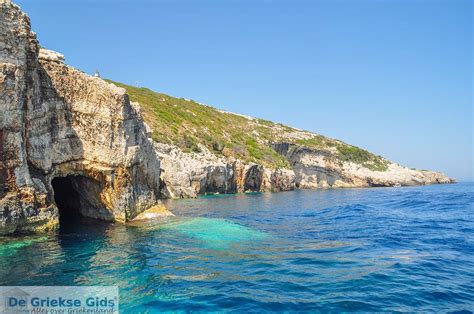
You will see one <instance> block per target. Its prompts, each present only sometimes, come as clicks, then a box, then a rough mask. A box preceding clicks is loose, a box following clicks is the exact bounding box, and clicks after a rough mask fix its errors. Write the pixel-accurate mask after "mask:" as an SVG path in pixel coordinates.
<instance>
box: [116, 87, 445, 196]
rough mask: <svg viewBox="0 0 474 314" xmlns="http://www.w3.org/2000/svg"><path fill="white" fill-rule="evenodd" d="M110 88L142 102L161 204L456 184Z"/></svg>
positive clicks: (217, 113)
mask: <svg viewBox="0 0 474 314" xmlns="http://www.w3.org/2000/svg"><path fill="white" fill-rule="evenodd" d="M115 84H117V85H119V86H122V87H125V88H126V89H127V91H128V92H129V95H130V97H131V99H132V100H134V101H137V102H139V105H140V107H141V108H142V110H143V113H144V117H145V120H146V121H147V123H148V124H149V125H150V126H151V128H152V130H151V132H152V134H153V136H154V139H155V141H156V142H159V143H157V144H156V146H155V147H156V149H157V151H158V154H159V155H160V158H161V160H162V170H163V171H162V174H161V180H162V188H161V191H162V196H163V197H169V198H183V197H196V196H197V195H200V194H206V193H235V192H244V191H287V190H292V189H294V188H296V187H297V188H308V189H310V188H332V187H334V188H339V187H371V186H410V185H424V184H435V183H450V182H453V181H454V180H452V179H450V178H448V177H447V176H445V175H443V174H441V173H437V172H431V171H420V170H414V169H409V168H406V167H402V166H400V165H398V164H396V163H393V162H391V161H389V160H386V159H385V158H383V157H381V156H377V155H375V154H372V153H370V152H368V151H366V150H364V149H361V148H358V147H355V146H352V145H349V144H346V143H343V142H341V141H338V140H335V139H331V138H327V137H324V136H321V135H318V134H314V133H311V132H307V131H303V130H298V129H295V128H291V127H288V126H284V125H281V124H277V123H273V122H271V121H265V120H261V119H256V118H252V117H248V116H242V115H238V114H233V113H230V112H224V111H221V110H218V109H215V108H212V107H210V106H206V105H202V104H199V103H196V102H194V101H191V100H186V99H181V98H175V97H171V96H168V95H165V94H160V93H155V92H153V91H151V90H149V89H146V88H138V87H133V86H127V85H124V84H120V83H115ZM165 143H166V144H165Z"/></svg>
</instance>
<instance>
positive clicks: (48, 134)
mask: <svg viewBox="0 0 474 314" xmlns="http://www.w3.org/2000/svg"><path fill="white" fill-rule="evenodd" d="M140 106H141V104H139V103H133V102H131V101H130V100H129V96H128V94H127V92H126V90H125V89H123V88H121V87H117V86H115V85H114V84H111V83H108V82H106V81H104V80H102V79H100V78H98V77H92V76H90V75H87V74H85V73H83V72H81V71H79V70H77V69H74V68H73V67H70V66H68V65H66V64H65V63H64V56H63V55H61V54H59V53H56V52H53V51H50V50H46V49H40V46H39V43H38V41H37V39H36V35H35V34H34V33H33V32H32V31H31V25H30V20H29V18H28V16H27V15H26V14H25V13H23V12H22V11H21V9H20V8H19V7H18V6H17V5H15V4H12V3H11V2H10V1H6V0H0V107H1V111H0V127H1V128H0V235H2V234H11V233H14V232H31V231H41V232H44V231H48V230H54V229H55V228H57V227H58V224H59V218H60V208H61V207H70V208H72V209H74V210H76V211H77V212H78V213H80V214H81V215H83V216H87V217H91V218H96V219H101V220H107V221H117V222H126V221H131V220H133V219H134V218H136V217H145V216H146V215H141V216H140V214H142V213H144V212H146V211H147V210H149V209H150V208H156V205H157V204H159V202H160V199H163V198H187V197H197V196H198V195H202V194H208V193H239V192H247V191H253V192H256V191H274V192H278V191H289V190H293V189H295V188H329V187H369V186H411V185H424V184H434V183H451V182H454V180H453V179H450V178H448V177H446V176H445V175H443V174H441V173H437V172H432V171H419V170H413V169H409V168H406V167H402V166H400V165H398V164H395V163H392V162H390V161H388V160H383V162H384V165H386V169H384V171H378V170H373V169H372V170H371V169H369V168H367V167H365V166H364V165H361V164H357V163H355V162H353V161H351V160H341V158H340V157H339V156H338V154H337V153H336V151H335V150H331V149H329V150H318V149H314V148H309V147H306V146H304V145H297V144H294V143H289V142H285V141H282V142H273V143H267V144H268V145H269V146H271V147H272V148H273V149H274V150H275V151H276V152H277V153H279V154H280V155H281V156H283V157H285V158H286V159H287V160H288V162H289V165H290V166H289V168H284V167H280V168H272V167H268V166H266V165H263V164H259V163H252V162H245V161H242V160H240V159H236V158H229V157H225V156H223V155H219V154H216V153H215V152H212V151H210V150H209V149H208V148H207V147H205V146H202V147H200V149H199V152H184V151H183V150H182V149H181V148H180V147H178V146H176V145H172V144H164V143H158V142H156V141H154V140H152V139H151V134H150V132H151V129H150V128H149V127H148V126H147V124H146V123H145V121H144V119H143V117H142V115H141V113H140V111H141V109H140ZM154 131H158V132H159V130H154ZM308 134H309V133H308V132H305V131H301V134H297V135H298V136H301V137H303V138H304V137H312V136H313V135H311V134H310V135H308ZM61 195H68V196H67V197H63V196H61ZM157 212H160V211H155V212H154V213H153V215H152V216H154V217H155V216H156V215H157Z"/></svg>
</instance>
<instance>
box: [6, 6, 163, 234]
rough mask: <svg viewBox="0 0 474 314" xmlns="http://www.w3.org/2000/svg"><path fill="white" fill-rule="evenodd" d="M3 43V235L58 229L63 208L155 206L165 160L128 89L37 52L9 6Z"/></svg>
mask: <svg viewBox="0 0 474 314" xmlns="http://www.w3.org/2000/svg"><path fill="white" fill-rule="evenodd" d="M0 45H1V46H0V108H1V111H0V158H1V159H0V234H5V233H11V232H14V231H28V230H38V229H40V230H41V229H49V228H54V227H55V226H56V225H57V223H58V217H59V215H58V207H57V206H56V204H57V203H58V202H67V201H69V202H70V203H71V204H70V205H71V206H76V207H77V210H78V211H79V212H80V213H81V214H82V215H83V216H90V217H93V218H99V219H104V220H118V221H126V220H129V219H131V218H133V217H135V216H136V215H138V214H139V213H140V212H142V211H144V210H145V209H147V208H149V207H151V206H153V205H154V204H155V203H156V202H157V199H158V196H159V176H160V163H159V159H158V156H157V155H156V153H155V151H154V149H153V144H152V142H151V141H150V140H149V139H148V134H147V131H146V128H145V125H144V122H143V120H142V119H141V116H140V115H139V114H138V113H137V110H136V108H134V107H133V106H132V105H131V104H130V102H129V100H128V96H127V94H126V92H125V90H124V89H122V88H118V87H116V86H114V85H112V84H109V83H106V82H104V81H102V80H101V79H99V78H94V77H91V76H88V75H86V74H84V73H82V72H80V71H78V70H76V69H74V68H72V67H69V66H67V65H65V64H64V63H63V62H62V60H63V56H61V55H59V54H57V53H54V52H51V51H47V50H41V51H40V49H39V46H38V42H37V40H36V36H35V34H34V33H33V32H32V31H31V29H30V22H29V19H28V17H27V16H26V15H25V14H24V13H23V12H21V10H20V9H19V7H17V6H16V5H14V4H11V3H9V1H1V2H0ZM66 188H68V189H69V190H64V189H66ZM58 191H61V192H64V193H69V194H71V195H74V198H73V199H65V200H63V199H61V198H58V193H59V192H58ZM55 192H56V193H55Z"/></svg>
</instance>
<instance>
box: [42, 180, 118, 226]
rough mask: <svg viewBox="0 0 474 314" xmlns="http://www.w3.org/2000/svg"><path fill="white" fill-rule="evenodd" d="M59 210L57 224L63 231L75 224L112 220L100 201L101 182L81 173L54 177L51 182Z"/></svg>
mask: <svg viewBox="0 0 474 314" xmlns="http://www.w3.org/2000/svg"><path fill="white" fill-rule="evenodd" d="M51 185H52V186H53V190H54V201H55V202H56V206H57V207H58V210H59V226H60V230H62V231H64V230H66V229H70V228H71V227H74V226H76V225H77V224H89V223H91V222H95V223H97V222H98V221H97V219H99V220H106V221H107V220H112V219H113V216H112V214H111V213H110V212H109V211H108V210H107V209H106V208H105V206H104V205H103V204H102V202H101V201H100V192H101V190H102V186H101V184H100V183H99V182H98V181H96V180H94V179H91V178H88V177H85V176H82V175H68V176H66V177H57V178H54V179H53V181H52V182H51Z"/></svg>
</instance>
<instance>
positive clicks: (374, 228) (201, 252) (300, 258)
mask: <svg viewBox="0 0 474 314" xmlns="http://www.w3.org/2000/svg"><path fill="white" fill-rule="evenodd" d="M166 204H167V206H168V207H169V208H170V209H171V210H172V211H173V212H174V213H175V214H176V217H174V218H171V219H167V220H165V221H155V222H148V223H141V224H136V225H127V226H124V225H116V224H115V225H114V224H87V223H86V224H79V223H77V224H75V225H74V226H73V227H69V228H64V229H63V230H61V232H60V233H58V234H57V235H48V236H38V235H37V236H22V237H20V236H18V237H16V238H0V285H118V286H119V287H120V309H121V311H122V312H125V313H133V312H137V313H143V312H149V313H153V312H161V311H204V312H206V311H234V312H239V313H249V312H269V311H290V312H293V311H299V312H307V311H313V312H318V311H319V312H328V311H333V312H340V311H363V312H367V311H402V312H423V311H430V312H431V311H434V312H451V311H463V310H464V311H472V310H474V206H473V204H474V184H472V183H462V184H452V185H436V186H425V187H410V188H372V189H335V190H316V191H315V190H313V191H311V190H306V191H294V192H284V193H261V194H241V195H225V196H208V197H201V198H198V199H191V200H177V201H168V202H167V203H166Z"/></svg>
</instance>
